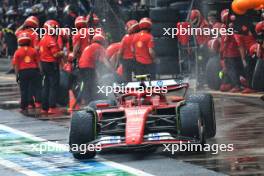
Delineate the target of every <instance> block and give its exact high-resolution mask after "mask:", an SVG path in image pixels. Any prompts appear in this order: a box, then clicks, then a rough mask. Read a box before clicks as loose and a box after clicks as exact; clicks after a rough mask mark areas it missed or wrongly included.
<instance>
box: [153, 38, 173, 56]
mask: <svg viewBox="0 0 264 176" xmlns="http://www.w3.org/2000/svg"><path fill="white" fill-rule="evenodd" d="M154 43H155V46H156V47H155V48H154V49H155V53H156V55H157V56H170V57H175V58H176V57H177V56H178V41H177V39H171V38H154Z"/></svg>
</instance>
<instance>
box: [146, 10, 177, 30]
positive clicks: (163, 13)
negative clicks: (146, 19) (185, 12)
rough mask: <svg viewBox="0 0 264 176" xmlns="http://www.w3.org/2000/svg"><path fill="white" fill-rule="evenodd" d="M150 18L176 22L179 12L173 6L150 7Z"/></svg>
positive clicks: (157, 20) (158, 20) (154, 20)
mask: <svg viewBox="0 0 264 176" xmlns="http://www.w3.org/2000/svg"><path fill="white" fill-rule="evenodd" d="M150 18H151V19H152V21H153V22H171V23H175V24H176V22H178V19H179V13H178V11H177V10H175V9H173V8H167V7H161V8H160V7H157V8H152V9H150ZM175 26H176V25H175Z"/></svg>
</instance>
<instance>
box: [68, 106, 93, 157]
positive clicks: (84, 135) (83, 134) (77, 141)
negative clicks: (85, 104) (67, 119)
mask: <svg viewBox="0 0 264 176" xmlns="http://www.w3.org/2000/svg"><path fill="white" fill-rule="evenodd" d="M95 138H96V118H95V116H94V114H93V113H92V112H87V111H78V112H76V113H74V114H73V116H72V120H71V127H70V137H69V141H70V142H69V145H70V147H71V152H72V154H73V156H74V158H76V159H90V158H94V157H95V155H96V151H88V150H87V151H86V152H84V151H80V150H82V148H83V146H84V145H85V144H87V143H89V142H91V141H93V140H95ZM81 145H82V146H81ZM77 147H78V150H77V151H76V148H77ZM82 153H83V154H82Z"/></svg>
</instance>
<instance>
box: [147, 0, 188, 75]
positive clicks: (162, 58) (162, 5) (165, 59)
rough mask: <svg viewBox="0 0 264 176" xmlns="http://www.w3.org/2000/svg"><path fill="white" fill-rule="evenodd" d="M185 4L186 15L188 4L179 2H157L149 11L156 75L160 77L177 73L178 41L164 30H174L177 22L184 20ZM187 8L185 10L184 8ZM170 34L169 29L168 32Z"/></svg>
mask: <svg viewBox="0 0 264 176" xmlns="http://www.w3.org/2000/svg"><path fill="white" fill-rule="evenodd" d="M182 4H185V10H186V13H187V11H188V6H189V2H186V1H184V2H181V1H180V2H179V0H178V1H177V2H176V1H172V0H158V1H157V6H158V7H155V8H151V9H150V18H151V19H152V22H153V26H152V35H153V36H154V42H155V52H156V58H157V64H156V73H157V74H158V75H159V76H160V75H172V76H174V77H175V76H176V75H177V74H178V73H179V62H178V61H179V59H178V41H177V38H176V36H174V38H172V35H171V34H170V35H169V34H166V30H165V29H164V28H166V29H168V28H175V27H176V24H177V22H179V21H181V20H182V18H184V15H183V14H181V13H182V10H184V8H183V6H182ZM186 7H187V8H186ZM169 31H170V32H169V33H171V31H172V30H171V29H170V30H169Z"/></svg>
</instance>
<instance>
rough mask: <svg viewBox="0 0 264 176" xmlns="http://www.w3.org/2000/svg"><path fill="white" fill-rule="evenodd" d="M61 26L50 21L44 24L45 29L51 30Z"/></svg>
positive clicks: (54, 21)
mask: <svg viewBox="0 0 264 176" xmlns="http://www.w3.org/2000/svg"><path fill="white" fill-rule="evenodd" d="M59 27H60V24H59V23H58V22H57V21H56V20H48V21H46V22H45V23H44V28H45V29H49V28H59Z"/></svg>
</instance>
